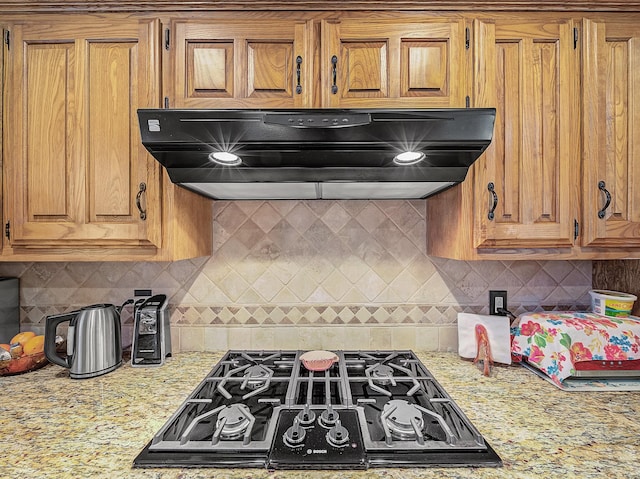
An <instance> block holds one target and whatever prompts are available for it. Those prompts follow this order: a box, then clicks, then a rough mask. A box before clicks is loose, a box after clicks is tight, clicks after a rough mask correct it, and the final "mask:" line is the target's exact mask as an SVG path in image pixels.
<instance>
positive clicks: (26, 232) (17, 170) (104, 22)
mask: <svg viewBox="0 0 640 479" xmlns="http://www.w3.org/2000/svg"><path fill="white" fill-rule="evenodd" d="M158 27H159V24H158V22H156V21H140V22H139V21H137V20H130V21H122V20H115V19H114V20H109V19H106V18H101V19H99V20H98V19H93V17H88V18H85V17H81V18H78V19H73V20H68V16H67V17H64V19H62V20H60V21H58V20H56V21H51V22H49V23H46V24H45V22H43V21H42V19H41V20H38V21H37V22H36V21H34V23H32V24H31V23H24V24H15V25H12V26H11V27H10V28H11V45H10V49H9V53H8V55H7V56H8V58H7V63H8V65H9V68H8V72H9V73H8V81H7V83H8V84H7V91H8V92H9V94H8V95H7V96H6V99H7V105H6V107H7V111H6V113H7V114H6V115H5V118H7V120H8V121H7V125H10V128H7V129H6V130H5V139H6V144H7V148H6V151H5V158H6V161H5V172H6V174H7V183H6V184H7V191H8V192H9V194H8V198H10V202H11V204H10V206H9V208H8V220H9V221H10V222H11V230H10V235H11V244H12V246H14V247H16V246H42V247H45V246H52V245H59V246H73V245H74V244H75V245H83V246H89V245H101V246H102V245H104V246H126V245H132V246H144V245H150V246H154V245H159V244H160V233H161V231H160V227H161V223H160V222H161V217H160V215H161V207H160V201H159V199H160V178H159V169H158V167H157V166H156V165H154V164H153V162H150V160H149V159H148V155H147V153H146V151H145V149H144V147H143V146H142V144H141V141H140V134H139V127H138V124H137V115H136V110H137V108H140V107H156V106H158V103H159V76H158V75H159V74H158V67H159V64H158V63H157V60H158V53H159V52H158V51H157V50H158V49H157V48H156V49H154V46H153V44H152V42H153V40H154V39H155V38H156V37H157V35H158V34H159V32H158ZM137 203H139V204H140V209H142V210H146V215H142V214H141V212H140V210H139V208H138V206H137ZM143 216H144V217H143Z"/></svg>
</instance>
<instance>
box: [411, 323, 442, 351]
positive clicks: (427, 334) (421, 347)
mask: <svg viewBox="0 0 640 479" xmlns="http://www.w3.org/2000/svg"><path fill="white" fill-rule="evenodd" d="M439 347H440V328H438V327H428V326H423V327H418V328H416V346H415V350H416V351H438V348H439Z"/></svg>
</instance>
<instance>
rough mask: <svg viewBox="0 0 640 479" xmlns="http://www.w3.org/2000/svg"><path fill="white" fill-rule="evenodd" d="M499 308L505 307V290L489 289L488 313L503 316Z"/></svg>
mask: <svg viewBox="0 0 640 479" xmlns="http://www.w3.org/2000/svg"><path fill="white" fill-rule="evenodd" d="M499 309H505V310H506V309H507V292H506V291H495V290H492V291H489V314H493V315H494V316H504V314H500V313H499V312H498V310H499Z"/></svg>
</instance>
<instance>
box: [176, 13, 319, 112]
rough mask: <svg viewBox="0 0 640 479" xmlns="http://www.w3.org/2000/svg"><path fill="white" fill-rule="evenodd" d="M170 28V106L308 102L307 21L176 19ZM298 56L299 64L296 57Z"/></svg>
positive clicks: (300, 104) (310, 87)
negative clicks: (172, 33) (196, 20)
mask: <svg viewBox="0 0 640 479" xmlns="http://www.w3.org/2000/svg"><path fill="white" fill-rule="evenodd" d="M172 30H173V31H175V32H176V33H175V37H176V41H175V48H174V49H173V50H172V59H173V92H172V97H173V98H172V103H171V106H175V107H178V108H292V107H305V106H310V101H311V98H312V96H313V85H312V79H311V72H312V63H313V59H312V55H313V53H312V51H313V50H312V44H311V31H312V28H311V22H305V21H295V20H288V19H286V20H285V19H283V20H281V21H259V20H254V21H248V20H247V21H238V22H233V21H228V20H219V21H217V22H207V23H199V22H193V21H175V22H173V23H172ZM298 57H299V58H300V61H301V62H300V63H298V62H297V61H296V60H297V58H298ZM298 72H299V75H298ZM298 77H299V78H300V81H299V83H298ZM298 84H299V85H300V88H299V89H297V88H296V87H297V86H298Z"/></svg>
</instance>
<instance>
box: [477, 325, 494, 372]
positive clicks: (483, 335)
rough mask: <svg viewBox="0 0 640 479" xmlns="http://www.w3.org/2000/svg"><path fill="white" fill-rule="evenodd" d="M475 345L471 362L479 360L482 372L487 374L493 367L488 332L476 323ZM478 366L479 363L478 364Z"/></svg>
mask: <svg viewBox="0 0 640 479" xmlns="http://www.w3.org/2000/svg"><path fill="white" fill-rule="evenodd" d="M475 330H476V345H477V351H478V353H477V354H476V357H475V359H474V360H473V364H477V363H478V362H479V361H482V363H483V369H482V374H484V375H485V376H489V375H490V374H491V368H492V367H493V357H492V356H491V344H490V343H489V333H488V332H487V328H485V327H484V325H482V324H476V328H475ZM478 366H480V365H478Z"/></svg>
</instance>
